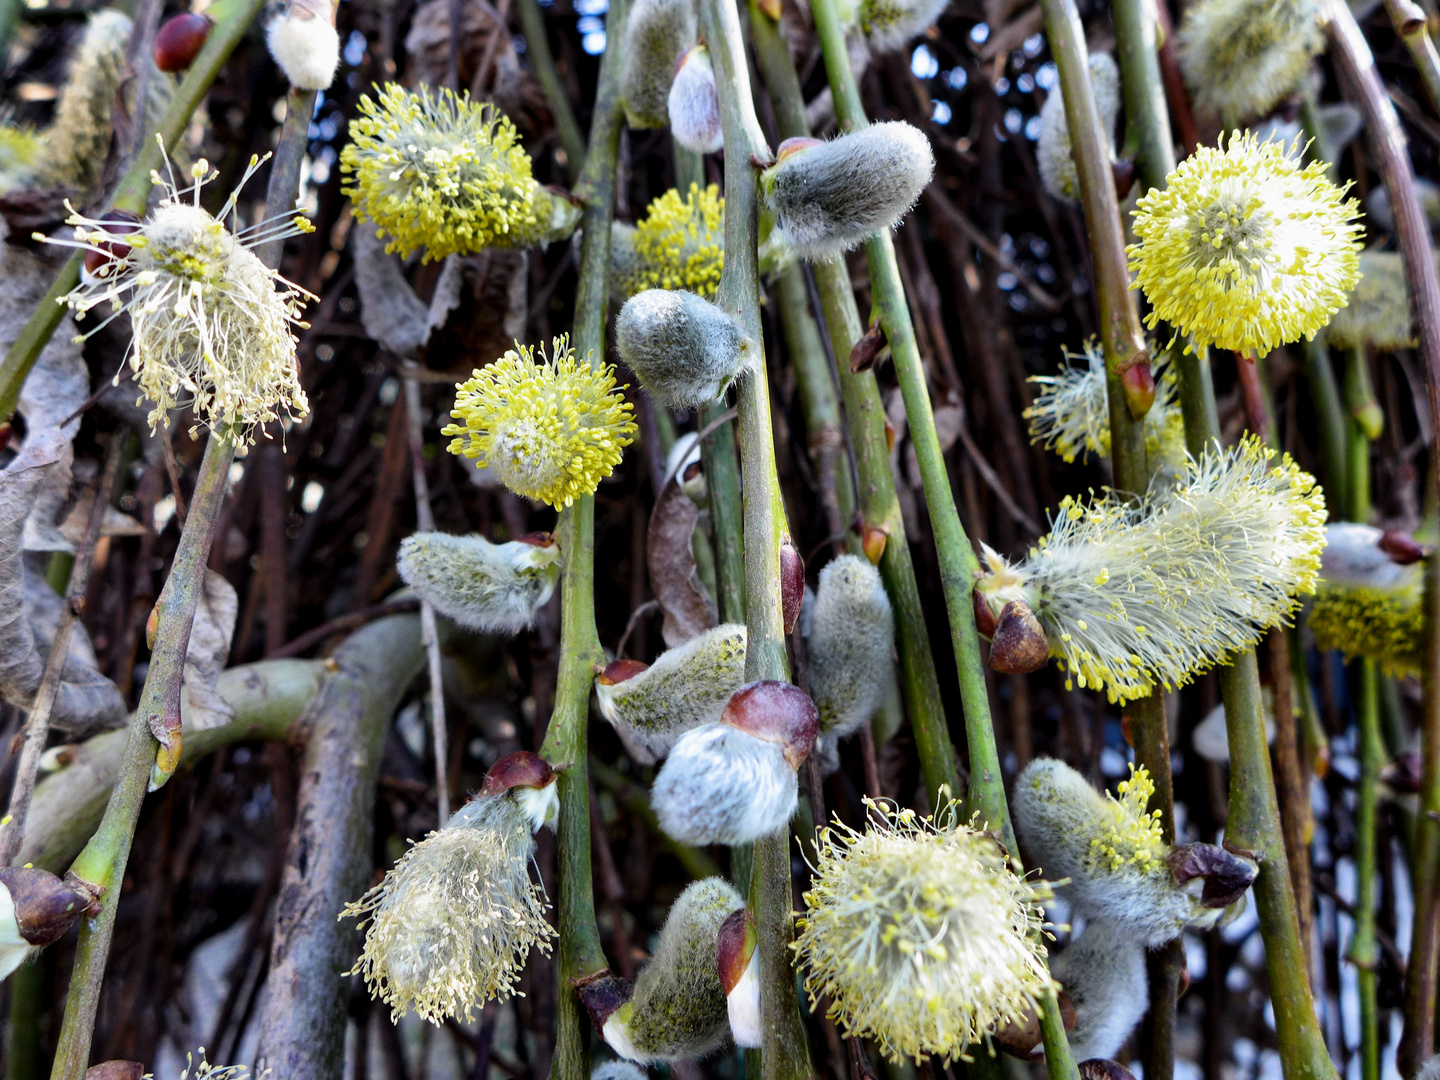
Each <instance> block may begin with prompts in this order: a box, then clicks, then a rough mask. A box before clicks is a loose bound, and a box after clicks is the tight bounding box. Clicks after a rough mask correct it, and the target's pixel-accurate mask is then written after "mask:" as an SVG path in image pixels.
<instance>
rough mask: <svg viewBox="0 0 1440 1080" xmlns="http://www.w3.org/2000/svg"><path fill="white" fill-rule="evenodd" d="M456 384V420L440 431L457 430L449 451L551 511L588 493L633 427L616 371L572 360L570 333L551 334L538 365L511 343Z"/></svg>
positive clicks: (626, 442) (610, 465) (531, 352)
mask: <svg viewBox="0 0 1440 1080" xmlns="http://www.w3.org/2000/svg"><path fill="white" fill-rule="evenodd" d="M458 389H459V394H458V395H457V397H456V399H455V408H454V410H453V411H452V412H451V413H450V415H451V416H453V417H455V419H457V420H459V421H462V423H459V424H447V425H445V427H444V429H443V430H442V432H441V434H444V435H453V436H455V438H454V439H453V440H451V442H450V447H449V449H450V452H451V453H452V454H463V455H465V456H466V457H468V458H471V459H473V460H474V461H475V464H476V466H477V467H479V468H481V469H485V468H493V469H494V470H495V473H496V475H497V476H499V477H500V480H501V482H503V483H504V484H505V486H506V487H508V488H509V489H510V490H511V491H513V492H515V494H517V495H523V496H525V497H526V498H527V499H538V500H539V501H540V502H543V503H548V504H549V505H550V506H553V507H555V508H556V509H557V510H559V509H562V508H564V507H566V506H569V505H570V504H571V503H572V502H574V501H575V500H576V499H578V498H580V497H581V496H584V495H592V494H594V492H595V489H596V488H597V487H598V486H599V485H600V481H601V480H603V479H605V477H607V476H609V475H610V473H611V472H612V471H613V470H614V468H615V466H616V465H618V464H620V457H621V449H622V448H623V447H626V446H629V445H630V443H631V441H632V438H631V437H632V436H633V435H634V434H635V431H636V427H635V423H634V421H633V420H631V418H630V417H631V413H632V411H633V407H632V406H631V405H630V403H629V402H628V401H626V400H625V399H624V398H623V397H622V396H621V395H620V394H619V393H617V392H616V390H615V369H614V368H613V367H611V366H609V365H606V366H604V367H600V368H594V367H591V366H590V364H589V363H588V362H587V361H584V360H579V359H577V358H576V356H575V352H574V350H572V349H571V348H570V341H569V338H568V337H558V338H556V339H555V340H554V341H553V342H552V343H551V346H550V356H549V357H548V358H547V357H546V356H545V354H544V353H543V351H542V352H541V354H540V362H539V363H536V361H535V349H534V348H532V347H530V346H527V345H521V344H520V343H519V342H518V341H517V342H516V343H515V348H513V349H511V350H510V351H509V352H507V353H506V354H505V355H504V356H502V357H501V358H500V359H499V360H496V361H495V362H494V363H493V364H490V365H488V366H486V367H484V368H481V369H479V370H477V371H476V372H475V374H474V375H473V376H471V377H470V379H468V380H467V381H466V382H463V383H461V384H460V386H459V388H458Z"/></svg>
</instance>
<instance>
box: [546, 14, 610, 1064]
mask: <svg viewBox="0 0 1440 1080" xmlns="http://www.w3.org/2000/svg"><path fill="white" fill-rule="evenodd" d="M627 7H628V4H627V3H625V0H619V2H618V3H612V4H611V5H610V16H609V17H610V19H611V26H612V28H615V29H612V32H611V33H610V34H609V35H607V39H606V44H605V55H604V57H603V58H602V59H601V62H600V76H599V81H598V84H597V86H596V91H595V112H594V116H593V118H592V119H591V123H590V147H589V151H588V155H587V157H586V158H585V168H584V171H583V172H582V173H581V175H580V180H579V183H578V184H577V185H576V189H575V194H576V196H577V197H578V198H579V199H580V200H581V202H582V203H583V204H584V206H585V218H584V222H583V228H584V240H583V242H582V244H581V247H580V277H579V283H578V285H577V288H576V296H575V324H574V333H573V336H572V341H573V344H574V348H575V352H576V354H577V355H579V356H581V357H584V358H585V359H586V360H587V361H588V362H589V363H590V364H592V365H599V364H602V363H604V357H605V315H606V311H607V308H608V303H609V280H608V275H609V264H610V223H611V221H612V219H613V218H614V204H615V167H616V162H617V160H618V158H619V153H620V129H621V126H622V125H621V106H620V93H619V81H620V57H619V52H620V44H619V43H620V41H621V39H622V37H623V35H622V34H620V33H618V28H619V27H621V26H624V25H625V12H626V9H627ZM556 532H557V534H558V537H559V541H560V552H561V557H562V558H563V560H564V568H563V571H562V574H561V580H560V656H559V661H558V664H557V672H556V684H555V708H554V711H553V712H552V713H551V716H550V725H549V727H548V729H547V730H546V733H545V743H544V745H543V746H542V747H541V750H540V752H541V753H542V754H543V755H544V756H545V757H546V758H547V759H548V760H549V761H551V762H552V763H554V764H556V765H564V766H566V767H565V768H564V769H563V770H562V771H561V772H560V777H559V780H558V788H559V793H560V815H559V820H558V822H557V824H556V837H557V844H556V847H557V853H558V862H559V865H558V867H557V874H556V880H557V892H558V897H557V904H556V916H557V922H558V924H559V928H560V941H559V944H558V946H557V948H556V956H555V972H556V977H557V979H558V980H559V991H558V993H557V994H556V998H555V1055H554V1057H553V1059H552V1061H551V1066H550V1075H551V1077H552V1078H553V1080H587V1078H588V1077H589V1075H590V1058H589V1054H588V1053H587V1052H586V1048H585V1030H586V1027H587V1026H588V1024H587V1021H586V1019H585V1016H584V1013H583V1012H582V1010H581V1008H580V1003H579V1002H578V1001H577V1000H576V998H575V994H574V992H573V991H574V986H575V983H576V980H579V979H585V978H589V977H591V976H599V975H602V974H604V973H606V972H607V971H608V970H609V967H608V965H607V963H606V960H605V951H604V948H603V947H602V946H601V944H600V930H599V927H597V926H596V924H595V887H594V882H593V879H592V874H591V865H590V805H589V804H590V777H589V769H588V768H587V764H588V754H587V752H586V721H587V720H588V719H589V705H590V687H591V684H592V682H593V680H594V669H595V665H596V664H601V663H604V660H605V654H604V651H603V650H602V649H601V647H600V636H599V634H598V633H597V632H596V629H595V555H594V549H595V498H594V496H591V495H586V496H584V497H582V498H579V499H577V500H575V503H574V504H573V505H572V506H570V507H569V508H568V509H566V510H564V511H562V512H561V514H560V521H559V524H558V525H557V527H556Z"/></svg>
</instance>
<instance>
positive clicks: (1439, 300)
mask: <svg viewBox="0 0 1440 1080" xmlns="http://www.w3.org/2000/svg"><path fill="white" fill-rule="evenodd" d="M1328 14H1329V16H1330V23H1329V35H1330V44H1331V55H1332V57H1333V58H1334V61H1335V67H1336V69H1337V71H1338V72H1339V73H1340V76H1341V81H1342V83H1343V84H1344V85H1345V86H1346V88H1347V92H1348V93H1349V94H1350V96H1351V97H1352V98H1354V100H1355V102H1356V104H1358V105H1359V106H1360V112H1361V114H1362V115H1363V116H1364V118H1365V130H1366V132H1367V133H1368V134H1369V137H1370V146H1371V150H1372V152H1373V154H1374V161H1375V165H1376V167H1377V168H1378V169H1379V172H1380V175H1381V177H1382V178H1383V179H1384V181H1385V188H1386V191H1387V193H1388V194H1389V197H1390V212H1391V214H1392V215H1393V216H1394V219H1395V233H1396V236H1397V237H1398V239H1399V241H1400V254H1401V257H1402V258H1403V260H1404V263H1405V280H1406V283H1407V285H1408V287H1409V293H1410V308H1411V313H1412V314H1413V315H1414V317H1415V326H1416V330H1417V336H1418V338H1419V350H1418V353H1419V358H1420V362H1421V366H1422V368H1423V369H1424V372H1425V396H1426V399H1427V404H1428V406H1429V414H1430V416H1429V418H1430V424H1431V429H1432V430H1435V431H1440V275H1437V272H1436V267H1435V255H1434V250H1433V247H1432V245H1431V240H1430V231H1429V227H1428V226H1427V224H1426V221H1425V215H1424V212H1423V211H1422V210H1421V207H1420V199H1419V196H1418V195H1417V193H1416V190H1415V176H1414V172H1413V168H1412V166H1411V164H1410V158H1409V154H1408V151H1407V147H1406V143H1405V133H1404V131H1403V130H1402V129H1401V127H1400V120H1399V118H1398V117H1397V116H1396V115H1395V110H1394V108H1393V107H1392V106H1391V104H1390V100H1389V98H1388V97H1387V96H1386V94H1385V87H1384V85H1383V83H1382V82H1381V81H1380V76H1379V73H1378V72H1377V71H1376V70H1375V58H1374V56H1373V55H1371V52H1370V46H1369V45H1368V44H1367V43H1366V41H1365V36H1364V35H1363V34H1362V33H1361V32H1360V27H1359V26H1357V25H1356V23H1355V18H1354V16H1353V15H1351V13H1350V9H1349V8H1347V7H1346V6H1345V5H1344V4H1343V3H1339V2H1332V3H1331V4H1330V5H1329V8H1328ZM1436 562H1440V560H1431V566H1430V568H1429V569H1428V571H1427V575H1426V580H1427V590H1428V591H1427V594H1426V605H1427V607H1426V611H1427V613H1429V614H1430V616H1431V617H1430V619H1429V620H1427V624H1426V635H1427V636H1426V641H1425V666H1424V669H1423V672H1422V683H1423V686H1424V698H1423V703H1422V717H1423V719H1422V722H1421V730H1422V732H1423V743H1422V746H1423V755H1424V757H1423V762H1424V763H1423V766H1422V772H1421V804H1420V808H1421V813H1420V814H1418V815H1417V816H1416V825H1415V842H1414V847H1415V859H1414V864H1413V865H1414V866H1415V867H1416V868H1417V872H1416V879H1415V919H1414V924H1413V925H1414V929H1413V931H1412V936H1411V941H1410V964H1409V968H1408V971H1407V974H1406V980H1405V1030H1404V1034H1403V1035H1402V1036H1401V1039H1400V1046H1399V1049H1398V1051H1397V1061H1398V1064H1399V1067H1400V1072H1401V1073H1402V1074H1403V1075H1405V1076H1411V1075H1413V1074H1414V1072H1415V1071H1416V1069H1418V1068H1419V1066H1420V1064H1421V1063H1422V1062H1423V1061H1424V1060H1425V1059H1426V1058H1428V1057H1429V1056H1430V1053H1431V1050H1432V1048H1433V1045H1434V1038H1435V996H1436V952H1437V947H1440V821H1437V820H1436V819H1435V818H1433V817H1431V816H1430V814H1429V813H1427V811H1432V810H1433V811H1440V642H1437V640H1436V633H1435V623H1436V621H1437V619H1436V614H1437V612H1436V610H1435V605H1437V604H1440V589H1436V588H1433V587H1431V586H1432V584H1433V582H1434V579H1435V575H1436V573H1437V571H1436V570H1435V566H1434V564H1435V563H1436ZM1232 757H1233V755H1232Z"/></svg>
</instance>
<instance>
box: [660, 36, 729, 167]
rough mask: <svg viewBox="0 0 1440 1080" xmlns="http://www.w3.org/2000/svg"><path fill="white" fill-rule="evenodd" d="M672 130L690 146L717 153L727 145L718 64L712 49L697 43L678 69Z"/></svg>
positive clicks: (672, 100)
mask: <svg viewBox="0 0 1440 1080" xmlns="http://www.w3.org/2000/svg"><path fill="white" fill-rule="evenodd" d="M668 114H669V117H670V134H671V135H672V136H674V138H675V141H676V142H678V143H679V144H680V145H681V146H683V147H685V148H686V149H687V150H694V151H695V152H696V153H697V154H713V153H714V152H715V151H717V150H719V149H720V148H721V147H722V146H724V145H725V132H724V131H723V130H721V126H720V95H719V94H718V93H717V91H716V89H715V65H714V64H713V63H711V61H710V50H709V49H707V48H705V46H704V45H696V46H694V47H693V48H691V49H688V50H686V53H685V58H684V59H683V60H681V61H680V65H679V67H678V68H676V70H675V80H674V81H673V82H672V83H671V84H670V95H669V98H668Z"/></svg>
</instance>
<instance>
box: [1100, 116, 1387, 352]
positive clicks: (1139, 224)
mask: <svg viewBox="0 0 1440 1080" xmlns="http://www.w3.org/2000/svg"><path fill="white" fill-rule="evenodd" d="M1326 168H1327V166H1326V165H1325V163H1324V162H1319V161H1317V162H1312V163H1310V164H1309V165H1304V166H1301V165H1299V164H1297V163H1296V162H1295V160H1294V159H1293V158H1292V157H1291V156H1290V152H1289V151H1288V150H1287V148H1286V147H1284V146H1282V145H1281V144H1279V143H1261V142H1258V141H1257V140H1256V139H1255V136H1254V135H1253V134H1252V133H1250V132H1246V133H1245V134H1243V135H1241V134H1239V133H1238V132H1237V133H1233V134H1232V135H1231V136H1230V139H1229V141H1228V142H1223V143H1222V145H1221V146H1219V147H1208V146H1202V147H1201V148H1200V149H1199V150H1197V151H1196V152H1195V153H1194V154H1192V155H1191V156H1190V157H1188V158H1186V159H1185V161H1183V162H1182V163H1181V164H1180V166H1179V168H1177V169H1176V170H1175V171H1174V172H1172V173H1171V174H1170V175H1169V177H1167V178H1166V186H1165V187H1163V188H1152V189H1151V190H1150V192H1149V193H1148V194H1146V195H1145V196H1144V197H1143V198H1141V199H1140V201H1139V203H1137V204H1136V205H1137V209H1136V210H1135V235H1136V237H1138V238H1139V241H1140V242H1139V243H1137V244H1132V245H1131V246H1130V247H1129V248H1127V249H1126V250H1127V251H1128V252H1129V255H1130V269H1131V271H1132V272H1133V273H1134V274H1135V276H1136V284H1135V287H1136V288H1139V289H1142V290H1143V291H1144V293H1145V298H1146V299H1147V300H1149V301H1150V304H1151V306H1152V311H1151V312H1150V314H1149V315H1147V316H1146V320H1145V321H1146V325H1148V326H1150V327H1151V328H1152V329H1153V328H1154V327H1155V325H1156V324H1157V323H1159V322H1161V321H1164V322H1166V323H1169V324H1170V325H1171V326H1172V327H1173V328H1174V329H1175V330H1176V331H1177V332H1178V333H1180V334H1184V335H1188V336H1189V337H1190V338H1191V339H1192V341H1193V345H1194V346H1195V347H1197V348H1198V347H1200V346H1206V345H1214V346H1217V347H1219V348H1222V349H1234V350H1236V351H1237V352H1253V353H1259V354H1262V355H1263V354H1264V353H1267V352H1269V351H1270V350H1271V349H1273V348H1275V347H1276V346H1277V345H1283V344H1285V343H1286V342H1290V341H1296V340H1298V339H1299V338H1302V337H1305V338H1311V337H1314V336H1315V332H1316V331H1317V330H1319V329H1320V328H1321V327H1323V326H1324V325H1325V324H1326V323H1328V322H1329V321H1330V317H1331V316H1332V315H1333V314H1334V313H1335V312H1336V311H1337V310H1338V309H1339V308H1340V307H1341V306H1343V305H1344V303H1345V298H1346V296H1347V295H1348V293H1349V292H1350V290H1351V289H1352V288H1354V286H1355V282H1356V281H1357V280H1358V279H1359V275H1360V260H1359V255H1358V252H1359V249H1360V242H1359V239H1358V237H1359V235H1360V232H1361V226H1360V225H1359V224H1358V223H1357V222H1356V221H1355V220H1354V219H1355V217H1356V215H1357V214H1358V213H1359V204H1358V203H1357V202H1356V201H1355V200H1354V199H1346V198H1345V197H1344V190H1343V189H1341V188H1337V187H1336V186H1335V185H1334V184H1332V183H1330V181H1329V180H1327V179H1326V178H1325V170H1326Z"/></svg>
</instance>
